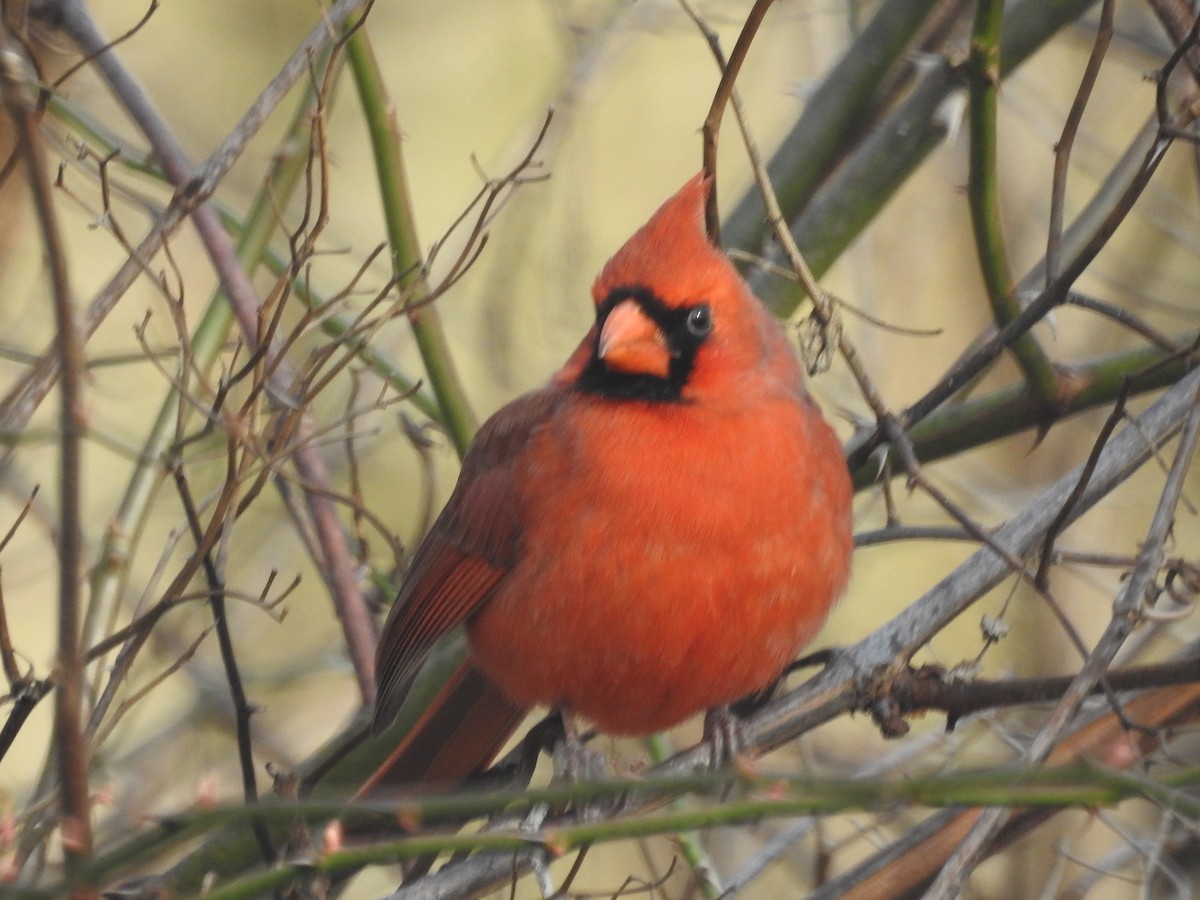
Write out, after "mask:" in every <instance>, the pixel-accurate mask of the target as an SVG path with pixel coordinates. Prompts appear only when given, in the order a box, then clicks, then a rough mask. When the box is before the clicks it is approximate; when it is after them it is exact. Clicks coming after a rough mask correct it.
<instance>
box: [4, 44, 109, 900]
mask: <svg viewBox="0 0 1200 900" xmlns="http://www.w3.org/2000/svg"><path fill="white" fill-rule="evenodd" d="M0 66H2V67H3V68H2V70H0V93H3V98H4V105H5V107H6V108H7V111H8V115H9V118H10V119H11V120H12V123H13V126H14V128H15V131H16V136H17V137H16V139H17V144H18V149H19V152H20V153H21V156H22V157H23V159H24V162H25V167H26V169H27V170H28V183H29V186H30V189H31V192H32V195H33V202H34V208H35V210H36V212H37V219H38V224H39V227H40V228H41V238H42V246H43V248H44V250H45V257H46V264H47V266H48V268H49V272H50V283H51V288H52V293H53V304H54V318H55V326H56V329H57V332H56V335H55V341H54V346H55V354H56V356H57V359H58V361H59V367H60V369H61V371H62V377H61V385H60V390H61V394H62V408H61V412H60V416H59V429H60V435H59V446H60V451H59V454H60V455H59V523H58V541H59V545H58V654H57V660H56V663H55V681H56V683H57V686H58V690H57V692H56V693H55V704H54V751H55V758H56V760H57V765H58V781H59V805H60V812H61V815H62V818H61V821H60V823H59V828H60V833H61V838H62V846H63V855H64V859H65V863H66V869H67V878H68V881H69V882H70V883H71V886H72V896H73V897H80V898H84V897H94V896H95V890H94V888H93V887H92V886H90V885H89V884H88V883H87V882H86V879H85V878H84V876H83V869H84V867H85V866H86V864H87V861H88V859H89V858H90V857H91V852H92V825H91V797H90V796H89V790H88V754H87V747H86V745H85V743H84V740H83V735H82V733H81V731H80V710H81V706H82V702H83V675H84V666H83V653H82V651H81V647H80V636H79V629H80V596H79V584H80V575H81V572H82V559H81V557H82V551H83V534H82V526H81V518H80V517H81V505H82V501H81V497H80V480H81V478H82V474H83V464H82V454H81V448H80V438H81V435H82V434H83V432H84V430H85V428H86V425H85V421H84V409H83V375H84V365H83V341H82V338H81V335H80V330H79V323H78V321H77V319H76V314H75V306H74V303H73V301H72V298H71V287H70V282H69V279H68V275H67V260H66V253H65V249H64V247H63V243H62V237H61V234H60V232H59V227H58V220H57V217H56V214H55V210H54V200H53V197H52V196H51V193H52V188H51V183H52V180H53V179H52V178H51V177H50V173H49V171H48V169H47V165H46V158H45V150H44V147H43V144H42V138H41V135H40V134H39V133H38V130H37V123H36V118H35V112H34V109H35V107H34V103H33V100H32V98H31V97H30V95H29V88H30V86H29V85H28V84H27V83H26V82H25V80H24V78H23V77H22V73H21V72H20V71H19V70H18V69H17V67H16V63H15V61H14V59H12V58H9V59H7V60H5V61H4V62H2V63H0Z"/></svg>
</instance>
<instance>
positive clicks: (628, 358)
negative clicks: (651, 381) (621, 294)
mask: <svg viewBox="0 0 1200 900" xmlns="http://www.w3.org/2000/svg"><path fill="white" fill-rule="evenodd" d="M598 352H599V356H600V358H601V359H602V360H604V365H605V366H607V367H608V368H609V369H613V370H615V371H617V372H625V373H628V374H630V375H653V376H655V377H656V378H666V377H667V376H668V374H669V373H670V371H671V352H670V350H669V349H668V348H667V341H666V339H665V338H664V337H663V333H662V329H660V328H659V327H658V325H657V324H655V322H654V320H653V319H651V318H650V317H649V316H647V315H646V314H645V313H644V312H643V311H642V308H641V307H640V306H638V305H637V303H636V302H635V301H633V300H623V301H621V302H620V303H618V304H617V305H616V306H615V307H613V310H612V312H610V313H609V314H608V318H607V319H605V320H604V328H603V329H602V330H601V331H600V348H599V351H598Z"/></svg>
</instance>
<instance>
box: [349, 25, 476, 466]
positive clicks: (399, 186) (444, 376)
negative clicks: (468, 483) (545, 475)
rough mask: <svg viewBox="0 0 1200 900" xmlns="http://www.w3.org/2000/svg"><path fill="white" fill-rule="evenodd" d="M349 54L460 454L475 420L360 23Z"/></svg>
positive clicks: (414, 321) (402, 283)
mask: <svg viewBox="0 0 1200 900" xmlns="http://www.w3.org/2000/svg"><path fill="white" fill-rule="evenodd" d="M350 27H352V28H353V27H354V26H353V25H351V26H350ZM347 53H348V55H349V58H350V67H351V70H352V71H353V72H354V83H355V86H356V87H357V89H358V96H359V101H360V103H361V104H362V109H363V115H364V118H365V119H366V122H367V130H368V133H369V136H370V140H371V148H372V151H373V152H374V157H375V170H376V175H377V177H378V179H379V193H380V197H381V198H382V202H383V213H384V219H385V221H386V223H387V233H388V243H389V245H390V247H391V256H392V269H393V271H394V272H395V274H396V278H397V279H398V280H399V287H400V290H401V291H404V292H406V293H407V295H408V302H409V304H410V306H411V307H412V309H411V310H410V311H409V313H408V319H409V323H410V324H411V326H412V330H413V335H414V337H415V338H416V341H417V348H418V349H419V350H420V353H421V359H422V360H423V361H424V363H425V372H426V374H427V375H428V376H429V383H430V385H431V387H432V388H433V393H434V396H435V397H436V398H437V401H438V405H439V406H440V407H441V410H442V415H443V418H444V421H445V426H446V430H447V432H448V433H449V435H450V439H451V440H452V441H453V442H454V446H455V449H456V450H457V451H458V454H459V457H460V458H461V457H462V456H463V455H464V454H465V453H466V451H467V447H468V445H469V444H470V442H471V437H472V435H474V433H475V429H476V427H477V423H476V420H475V416H474V413H473V412H472V411H471V407H470V404H469V403H468V402H467V397H466V393H465V392H464V391H463V387H462V384H461V382H460V381H459V378H458V373H457V371H456V370H455V366H454V360H453V357H452V356H451V354H450V348H449V346H448V345H447V343H446V337H445V334H444V333H443V331H442V325H441V318H440V317H439V315H438V311H437V308H436V307H435V306H434V304H432V303H425V302H424V301H425V300H426V298H428V297H429V283H428V281H427V280H426V275H425V266H424V259H423V257H422V255H421V249H420V244H419V243H418V241H417V231H416V224H415V221H414V218H413V213H412V202H411V200H410V199H409V191H408V179H407V177H406V176H405V171H404V157H403V155H402V154H401V152H400V130H399V127H398V126H397V124H396V113H395V107H394V106H393V105H392V103H391V100H390V99H389V97H388V94H387V88H386V86H385V85H384V83H383V74H382V73H381V72H380V70H379V63H378V61H377V60H376V58H375V51H374V49H373V48H372V47H371V42H370V38H369V37H368V35H367V30H366V28H363V27H359V28H357V29H356V30H354V31H353V33H352V34H351V36H350V39H349V41H348V42H347Z"/></svg>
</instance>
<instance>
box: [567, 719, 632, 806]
mask: <svg viewBox="0 0 1200 900" xmlns="http://www.w3.org/2000/svg"><path fill="white" fill-rule="evenodd" d="M557 715H558V720H559V723H560V725H561V727H562V731H561V733H560V734H559V736H558V737H559V739H558V740H557V741H556V742H555V743H554V748H553V750H552V752H551V759H552V760H553V762H554V778H553V780H552V781H551V783H552V784H556V785H577V784H599V783H601V782H604V781H606V780H608V778H609V774H608V760H607V759H605V757H604V754H603V753H601V752H600V751H599V750H594V749H592V748H591V747H589V746H588V745H587V741H588V739H590V738H591V735H589V734H584V735H581V734H580V733H579V730H578V728H577V725H576V722H575V719H574V717H573V716H571V714H570V713H566V712H562V711H559V712H558V713H557ZM617 805H618V804H617V801H616V800H613V799H608V798H592V799H589V800H579V801H575V802H573V803H572V804H571V806H572V807H573V809H574V810H575V815H576V816H578V818H579V819H580V820H581V821H584V822H594V821H597V820H599V819H602V818H604V817H605V816H606V815H609V814H611V813H612V812H613V810H614V809H615V807H616V806H617Z"/></svg>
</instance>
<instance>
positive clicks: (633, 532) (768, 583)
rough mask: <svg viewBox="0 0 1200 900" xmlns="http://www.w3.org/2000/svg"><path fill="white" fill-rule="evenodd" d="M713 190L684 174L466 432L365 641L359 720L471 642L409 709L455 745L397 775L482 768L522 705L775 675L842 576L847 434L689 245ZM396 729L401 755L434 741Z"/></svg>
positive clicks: (667, 691) (623, 713)
mask: <svg viewBox="0 0 1200 900" xmlns="http://www.w3.org/2000/svg"><path fill="white" fill-rule="evenodd" d="M709 190H710V181H709V180H708V179H706V178H704V177H702V176H699V175H698V176H696V177H695V178H693V179H692V180H691V181H689V182H688V183H687V184H685V185H684V186H683V188H682V189H681V190H680V191H679V193H678V194H676V195H675V196H674V197H672V198H671V199H670V200H668V201H667V202H666V203H665V204H664V205H663V206H662V208H661V209H659V210H658V212H656V213H655V214H654V216H653V217H652V218H651V219H650V221H649V222H648V223H647V224H646V225H645V226H644V227H643V228H642V229H641V230H640V231H638V232H637V234H635V235H634V236H633V237H632V238H630V240H629V241H628V242H627V243H626V244H625V246H624V247H622V248H621V249H620V250H619V251H617V253H616V255H615V256H614V257H613V258H612V259H611V260H610V261H609V262H608V264H607V265H606V266H605V267H604V269H603V271H602V272H601V273H600V276H599V277H598V278H597V279H596V283H595V285H594V286H593V288H592V296H593V299H594V300H595V304H596V323H595V325H594V326H593V327H592V329H591V330H590V331H589V332H588V333H587V335H586V336H585V337H584V339H583V342H582V343H581V344H580V345H579V347H578V349H577V350H576V351H575V352H574V354H572V356H571V358H570V359H569V360H568V361H567V364H566V365H565V366H564V367H563V368H562V369H561V370H560V371H559V372H558V373H557V374H556V375H554V377H553V378H552V379H551V380H550V383H549V384H547V385H546V386H545V387H543V388H541V389H540V390H536V391H534V392H532V393H530V394H526V395H525V396H524V397H521V398H520V399H518V400H516V401H514V402H513V403H510V404H509V405H508V406H506V407H504V408H503V409H501V410H500V411H499V412H497V413H496V414H495V415H494V416H492V418H491V419H490V420H489V421H488V422H487V423H486V424H485V425H484V426H483V427H482V428H481V429H480V431H479V433H478V435H476V437H475V440H474V443H473V444H472V446H471V448H470V451H469V452H468V453H467V456H466V458H465V460H464V461H463V467H462V472H461V474H460V476H459V479H458V484H457V486H456V487H455V489H454V493H453V495H452V496H451V497H450V500H449V502H448V503H447V504H446V508H445V509H444V510H443V511H442V513H441V515H440V516H439V517H438V519H437V521H436V522H435V523H434V525H433V527H432V529H431V530H430V532H429V534H428V536H427V537H426V538H425V541H424V543H422V544H421V546H420V548H419V549H418V551H417V554H416V557H415V558H414V560H413V564H412V568H411V569H410V571H409V573H408V576H407V578H406V579H405V582H404V584H403V586H402V587H401V589H400V593H399V597H398V598H397V600H396V604H395V606H394V608H393V609H392V612H391V615H389V616H388V620H387V623H386V624H385V626H384V629H383V635H382V638H381V640H380V642H379V649H378V679H379V699H378V702H377V706H376V713H375V723H376V730H380V729H381V728H383V727H386V725H387V724H388V723H390V722H391V721H392V719H393V718H394V717H395V715H396V713H397V711H398V710H399V708H400V706H401V704H402V703H403V701H404V699H405V696H406V694H407V693H408V690H409V687H410V686H411V684H412V681H413V679H414V677H415V676H416V674H417V671H418V669H419V668H420V666H421V665H422V663H423V662H424V661H425V659H426V657H427V655H428V653H429V651H430V649H431V648H432V646H433V645H434V643H435V642H436V641H437V640H438V639H439V638H440V637H442V636H443V635H444V634H446V632H448V631H449V630H451V629H453V628H454V627H455V626H457V625H460V624H463V623H465V625H466V631H467V636H468V639H469V643H470V648H471V664H470V666H467V667H464V668H463V669H460V672H459V676H458V679H457V680H456V681H455V682H453V683H452V684H451V686H450V688H449V691H450V692H451V693H453V692H454V691H456V690H457V691H458V692H459V694H460V696H459V698H458V699H457V700H456V701H455V703H458V704H464V701H463V699H462V696H461V695H462V694H464V693H465V694H470V695H472V698H473V699H471V700H468V701H465V704H464V709H460V710H450V711H447V710H446V709H445V706H444V704H443V707H442V711H441V712H438V711H436V710H435V711H434V712H431V713H427V716H426V719H427V721H426V723H425V724H426V725H429V724H430V723H431V722H437V721H440V723H441V724H440V725H436V728H437V729H438V730H441V731H442V734H441V735H440V736H439V737H438V738H437V743H439V744H441V745H442V746H440V747H439V746H425V747H424V748H423V750H422V752H423V754H424V755H425V756H426V757H429V756H433V757H436V755H437V754H438V753H440V752H444V753H447V754H450V755H451V756H453V757H454V760H453V761H452V762H447V761H445V760H442V761H438V760H437V759H436V758H435V759H432V760H428V759H427V762H426V763H425V764H428V765H431V766H432V768H431V769H429V770H428V771H429V772H430V773H433V774H432V775H431V776H426V773H425V772H422V773H416V777H415V778H414V777H406V776H405V774H404V773H403V772H401V773H398V775H399V777H400V778H402V779H403V780H406V781H412V780H442V779H443V778H450V777H453V778H461V777H464V776H465V775H466V774H468V773H469V770H470V769H472V768H478V767H482V766H483V765H486V764H487V763H488V762H489V761H490V758H491V757H492V756H494V755H495V754H496V753H497V752H498V751H499V749H500V745H502V744H503V742H504V740H505V739H506V738H507V737H508V736H509V735H510V734H511V732H512V731H513V730H515V728H516V727H517V725H518V724H519V722H520V719H521V715H522V714H523V713H524V711H526V710H527V709H528V708H530V707H533V706H548V707H551V708H553V709H557V710H560V711H561V712H562V713H564V715H566V716H577V717H582V718H583V719H585V720H588V721H590V722H592V723H594V724H595V725H596V726H597V727H598V728H599V729H600V730H601V731H604V732H607V733H610V734H618V735H644V734H648V733H651V732H655V731H659V730H662V729H665V728H668V727H670V726H673V725H676V724H678V723H679V722H681V721H683V720H684V719H687V718H689V717H690V716H693V715H694V714H696V713H699V712H701V711H704V710H708V709H712V708H720V707H724V706H725V705H727V704H729V703H731V702H733V701H735V700H737V699H739V698H741V697H744V696H746V695H748V694H751V693H754V692H756V691H759V690H761V689H763V688H766V687H767V686H769V685H770V684H771V683H772V682H773V681H774V680H775V679H776V678H778V676H779V675H780V673H781V672H782V671H783V669H784V668H785V667H786V666H787V665H788V663H789V662H790V661H792V660H793V659H794V658H795V656H796V654H797V653H798V651H799V650H800V649H801V648H802V647H803V646H804V645H805V643H806V642H808V641H809V640H810V639H811V638H812V637H813V635H814V634H815V633H816V631H817V629H818V628H820V626H821V624H822V623H823V622H824V620H825V617H826V614H827V613H828V612H829V610H830V607H831V606H832V605H833V603H834V601H835V600H836V599H837V597H838V595H839V594H840V593H841V592H842V589H843V587H844V586H845V584H846V579H847V577H848V575H849V570H850V554H851V547H852V542H851V532H850V499H851V486H850V478H849V474H848V472H847V470H846V465H845V461H844V458H843V455H842V450H841V447H840V446H839V444H838V441H837V439H836V437H835V436H834V433H833V431H832V430H831V429H830V427H829V426H828V424H826V422H825V421H824V419H823V418H822V417H821V413H820V411H819V409H818V408H817V405H816V403H815V402H814V401H813V399H812V398H811V397H810V396H809V395H808V393H807V392H806V391H805V388H804V378H803V374H802V371H801V369H800V366H799V364H798V363H797V361H796V358H795V356H794V355H793V353H792V351H791V349H790V347H789V345H788V342H787V339H786V337H785V335H784V332H783V330H782V329H781V328H780V326H779V324H778V323H777V322H776V321H775V320H774V319H773V318H772V317H771V316H770V315H769V314H768V313H767V312H766V310H765V309H764V308H763V307H762V305H761V304H760V303H759V302H758V300H757V299H756V298H755V297H754V296H753V295H752V294H751V293H750V291H749V289H748V288H747V286H746V285H745V283H744V282H743V281H742V280H741V278H740V277H739V276H738V274H737V272H736V270H735V269H734V267H733V266H732V265H731V264H730V262H729V260H728V259H727V258H726V257H725V255H724V254H722V253H721V252H720V251H719V250H718V249H716V248H715V247H714V246H712V244H711V243H710V242H709V241H708V239H707V238H706V236H705V232H704V228H703V210H704V204H705V200H706V198H707V196H708V191H709ZM471 666H473V667H474V668H471ZM480 672H481V673H482V675H483V676H484V677H482V678H481V677H480V674H479V673H480ZM466 707H469V709H468V708H466ZM467 712H470V713H471V714H473V715H475V716H478V717H480V719H479V721H480V722H481V725H480V728H482V729H483V731H484V732H485V733H484V734H483V736H482V738H481V737H480V735H479V734H474V735H472V734H471V732H472V726H471V725H470V724H469V721H466V720H463V721H458V720H457V719H456V717H457V716H460V715H465V714H466V713H467ZM451 721H452V722H453V724H452V727H453V728H454V729H455V730H456V735H455V736H454V737H451V736H448V735H446V734H445V733H444V729H445V728H446V727H447V722H451ZM426 730H428V729H426ZM415 731H416V732H418V733H417V735H416V736H415V737H410V738H409V739H408V740H407V741H406V744H405V747H406V748H409V750H410V751H411V746H412V744H413V743H414V742H416V743H417V744H421V743H422V742H423V741H424V742H429V741H431V740H433V739H431V738H427V737H422V735H421V733H420V732H421V731H422V724H421V723H419V724H418V726H417V727H416V729H415ZM468 737H472V738H473V739H474V740H475V741H479V742H480V743H479V744H477V745H476V747H477V749H465V750H464V749H461V748H456V747H455V746H454V741H455V740H457V739H459V738H462V739H466V738H468ZM463 757H469V758H467V759H464V758H463ZM425 764H423V765H425ZM452 769H463V770H464V771H454V772H451V771H450V770H452Z"/></svg>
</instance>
